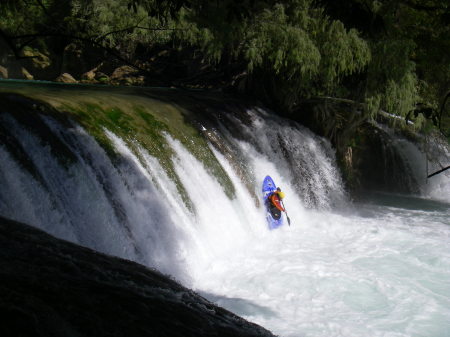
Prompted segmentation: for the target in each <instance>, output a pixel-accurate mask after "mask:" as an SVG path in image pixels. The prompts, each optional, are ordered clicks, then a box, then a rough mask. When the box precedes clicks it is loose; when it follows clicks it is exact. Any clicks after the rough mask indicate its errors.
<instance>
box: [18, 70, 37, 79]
mask: <svg viewBox="0 0 450 337" xmlns="http://www.w3.org/2000/svg"><path fill="white" fill-rule="evenodd" d="M20 72H21V75H22V78H23V79H26V80H34V76H33V75H31V74H30V73H29V71H28V70H26V69H25V68H24V67H22V68H21V69H20Z"/></svg>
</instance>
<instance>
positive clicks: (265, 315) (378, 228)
mask: <svg viewBox="0 0 450 337" xmlns="http://www.w3.org/2000/svg"><path fill="white" fill-rule="evenodd" d="M251 116H252V118H253V122H252V124H251V127H248V126H244V125H241V124H240V123H239V122H236V127H240V128H241V130H240V132H241V134H243V135H244V137H243V138H246V140H245V141H244V140H236V139H234V138H233V137H231V136H230V135H227V134H226V132H224V131H223V130H222V132H223V134H224V138H227V141H228V142H229V144H230V146H234V148H235V149H236V151H238V152H239V153H240V154H241V157H242V160H243V161H244V164H245V168H246V170H247V171H248V172H249V173H250V175H251V176H252V177H253V188H254V191H253V192H254V193H256V195H260V194H261V183H262V180H263V178H264V177H265V176H266V175H267V174H269V175H271V176H272V177H273V178H274V180H275V182H276V183H277V184H278V185H279V186H281V187H282V189H283V191H285V192H286V195H287V197H286V199H285V206H286V209H287V211H288V215H289V217H290V219H291V226H288V225H287V223H285V225H284V226H282V227H281V228H279V229H277V230H273V231H270V230H268V227H267V223H266V219H265V211H264V209H263V207H262V206H257V205H256V204H255V202H254V200H253V198H252V195H251V193H250V192H249V191H248V190H247V189H246V188H245V187H244V185H243V184H242V181H241V180H240V177H238V175H237V174H236V172H235V171H234V170H233V168H232V165H231V163H230V162H229V161H228V159H227V158H226V156H225V155H223V154H221V153H219V152H218V151H217V150H215V149H214V148H213V147H212V146H211V150H212V151H213V152H214V154H215V156H216V158H217V160H218V161H219V163H220V164H221V165H222V167H223V168H224V170H225V171H226V172H227V174H228V176H229V178H230V180H231V182H232V184H233V185H234V187H235V189H236V195H235V197H234V198H233V199H232V200H230V199H229V198H228V197H227V196H226V194H225V192H224V190H223V188H222V186H220V184H219V182H218V180H217V179H216V178H215V177H214V176H212V175H211V174H210V173H208V171H207V169H206V168H205V167H204V166H203V164H202V163H200V162H199V161H198V160H197V159H195V157H194V156H193V155H192V154H191V153H190V152H188V151H187V150H186V149H185V148H184V147H183V146H182V144H181V143H180V142H179V141H177V140H175V139H173V138H172V137H171V136H170V135H165V137H166V139H167V141H168V143H169V144H170V146H171V147H172V149H173V151H174V157H173V159H172V160H173V161H174V164H175V169H176V173H177V175H178V176H179V178H180V181H181V183H182V184H183V186H184V188H185V190H186V192H187V194H188V196H189V198H190V199H191V200H192V203H193V207H194V211H193V212H191V211H190V210H189V209H188V207H187V206H186V205H185V204H184V202H183V200H182V198H181V197H180V195H179V192H178V189H177V187H176V185H175V183H174V182H173V181H172V180H171V179H170V178H169V177H168V176H167V174H166V173H165V171H164V170H163V169H162V167H161V166H160V164H159V162H158V160H157V159H156V158H153V157H151V156H150V155H149V154H148V153H147V152H146V151H145V149H139V151H140V153H139V159H138V156H137V155H136V153H133V151H131V150H130V149H129V148H128V147H127V146H126V143H125V142H124V141H123V140H121V139H120V138H118V137H117V136H115V135H114V134H113V133H111V132H109V131H105V133H106V135H107V137H108V138H109V139H110V140H111V142H112V144H113V145H114V147H115V148H116V150H117V152H118V154H119V155H120V156H121V161H120V162H119V163H115V164H113V163H112V162H111V160H110V158H109V157H108V156H107V155H106V153H105V152H104V150H103V149H102V148H101V147H100V146H99V145H98V144H97V143H96V142H95V141H94V139H93V138H92V137H91V136H89V135H88V134H87V133H86V132H85V131H84V130H83V129H82V128H80V127H78V126H74V127H73V128H70V129H67V128H66V127H62V126H61V125H59V124H58V123H57V122H55V121H53V120H51V119H50V118H47V117H46V118H45V120H46V123H47V124H48V125H49V127H50V129H51V130H53V132H54V133H55V135H57V136H58V137H60V138H61V141H63V142H64V143H65V144H66V145H67V147H68V148H70V149H71V151H73V153H76V156H77V162H76V163H74V164H72V165H71V166H70V167H69V168H63V167H62V166H61V163H60V162H58V160H57V159H56V158H55V157H54V154H53V153H52V151H51V149H50V148H49V146H48V145H46V144H42V143H41V142H40V141H39V139H38V138H37V137H36V136H34V135H33V134H31V133H29V132H27V130H26V129H24V128H22V127H21V126H20V125H18V124H17V122H16V121H14V119H13V118H11V117H8V116H3V117H2V118H1V120H0V121H1V122H2V123H4V125H5V126H6V127H8V128H9V129H10V130H14V132H15V135H16V137H17V139H18V140H19V141H20V143H21V145H22V146H23V148H24V149H25V151H26V152H27V155H28V156H29V160H30V161H32V162H33V163H34V165H35V166H36V170H37V171H38V172H39V173H40V175H41V180H42V181H43V182H39V181H38V180H36V178H35V177H33V176H32V175H31V174H30V173H29V172H27V171H26V170H25V169H24V168H23V167H21V165H20V164H19V163H17V162H16V161H15V160H14V158H13V157H12V156H11V154H10V153H9V152H8V150H7V148H6V147H5V146H3V145H1V144H0V185H1V189H0V215H3V216H6V217H10V218H13V219H16V220H19V221H24V222H27V223H30V224H33V225H35V226H37V227H40V228H42V229H44V230H46V231H48V232H50V233H52V234H54V235H56V236H58V237H61V238H65V239H68V240H71V241H73V242H76V243H79V244H81V245H85V246H89V247H91V248H94V249H96V250H99V251H102V252H106V253H109V254H113V255H117V256H121V257H124V258H128V259H131V260H135V261H138V262H140V263H143V264H146V265H148V266H150V267H155V268H157V269H159V270H162V271H163V272H165V273H168V274H170V275H172V276H173V277H174V278H176V279H178V280H180V281H181V282H183V283H184V284H185V285H187V286H190V287H192V288H194V289H195V290H197V291H198V292H200V293H201V294H203V295H204V296H205V297H207V298H208V299H210V300H212V301H214V302H216V303H218V304H219V305H222V306H224V307H225V308H228V309H229V310H231V311H233V312H235V313H237V314H239V315H241V316H243V317H245V318H246V319H248V320H250V321H253V322H256V323H258V324H261V325H262V326H264V327H266V328H267V329H269V330H271V331H273V332H274V333H275V334H278V335H280V336H317V337H319V336H324V337H325V336H326V337H330V336H336V337H337V336H343V337H351V336H364V337H366V336H371V337H373V336H383V337H385V336H392V337H394V336H395V337H399V336H415V337H416V336H417V337H419V336H423V337H444V336H445V337H448V336H450V220H449V219H450V204H449V202H450V200H449V198H448V193H449V192H448V191H449V189H448V187H449V186H450V185H449V183H448V180H446V176H443V177H440V178H439V180H435V182H430V185H429V186H428V190H432V192H433V193H435V194H436V193H437V194H438V196H435V195H434V194H433V193H431V192H430V193H429V194H428V195H425V197H423V198H416V197H404V196H392V195H387V194H374V195H367V196H366V197H365V199H364V201H361V202H351V201H350V200H348V197H347V196H346V193H345V192H344V188H343V185H342V182H341V179H340V176H339V172H338V171H337V169H336V165H335V163H334V157H333V153H332V149H331V147H330V145H329V144H328V143H326V142H325V141H323V140H321V139H320V138H318V137H316V136H314V135H312V134H311V133H310V132H309V131H308V130H305V129H303V128H298V127H295V126H291V125H290V124H288V123H286V122H283V121H281V120H279V119H274V118H269V116H267V115H264V113H262V116H263V117H260V116H261V115H257V114H253V115H251ZM258 116H259V117H258ZM268 130H270V132H268ZM280 143H282V144H283V146H284V148H285V149H286V151H288V152H289V163H287V162H288V160H285V154H283V153H282V152H281V151H278V150H277V149H278V148H279V146H280ZM432 184H435V186H438V189H433V188H432V186H434V185H432ZM439 191H441V193H438V192H439ZM434 199H441V201H436V200H434Z"/></svg>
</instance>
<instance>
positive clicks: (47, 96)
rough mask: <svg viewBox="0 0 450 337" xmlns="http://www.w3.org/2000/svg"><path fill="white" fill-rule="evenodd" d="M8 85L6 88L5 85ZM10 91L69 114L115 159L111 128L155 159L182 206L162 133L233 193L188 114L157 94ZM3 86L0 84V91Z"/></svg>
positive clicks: (23, 88) (58, 89) (189, 204)
mask: <svg viewBox="0 0 450 337" xmlns="http://www.w3.org/2000/svg"><path fill="white" fill-rule="evenodd" d="M10 89H11V88H10ZM12 89H13V90H10V91H12V92H19V93H21V94H23V95H25V96H27V97H29V98H31V99H32V100H37V101H40V102H45V103H46V104H49V105H51V106H52V107H54V109H52V110H53V113H52V114H53V115H54V117H55V118H58V119H59V120H67V119H68V118H69V119H73V120H75V121H76V122H77V123H78V124H80V125H81V126H82V127H83V128H84V129H85V130H86V131H87V132H88V133H89V134H90V135H91V136H92V137H94V138H95V140H96V141H97V142H98V143H99V145H100V146H101V147H102V148H103V149H104V150H105V152H106V153H107V154H108V156H109V157H110V158H111V159H112V160H113V161H116V160H118V159H119V157H118V153H117V152H116V150H115V148H114V146H113V144H112V142H111V141H110V139H109V138H108V136H107V135H106V133H105V129H106V130H109V131H111V132H113V133H114V134H115V135H117V136H118V137H120V138H121V139H122V140H123V141H125V142H126V144H127V146H128V147H129V148H130V149H131V151H133V153H134V154H135V155H136V156H137V157H138V158H139V160H140V161H141V163H142V164H143V165H144V166H145V164H146V163H145V160H144V159H143V158H141V153H140V150H139V147H142V148H144V149H145V150H147V151H148V153H149V154H150V155H151V156H153V157H155V158H157V160H158V161H159V163H160V165H161V167H162V168H163V169H164V170H165V172H166V174H167V175H168V176H169V178H170V179H171V180H172V181H173V182H174V183H175V184H176V186H177V189H178V192H179V193H180V195H181V197H182V199H183V200H184V202H185V204H186V206H187V207H188V208H189V209H190V210H191V211H193V210H194V209H193V205H192V202H191V201H190V199H189V197H188V194H187V191H186V190H185V188H184V186H183V184H182V183H181V180H180V178H179V177H178V175H177V174H176V171H175V167H174V163H173V156H174V152H173V149H172V148H171V147H170V145H169V144H168V143H167V138H166V135H170V136H171V137H172V138H174V139H176V140H178V141H180V142H181V144H182V145H183V146H184V147H185V148H186V149H187V150H188V151H189V152H190V153H191V154H192V155H193V156H194V157H195V158H196V159H198V160H199V161H200V162H201V163H202V164H203V165H204V167H205V169H206V170H207V171H208V172H209V173H210V174H211V175H213V176H214V177H216V179H217V181H218V182H219V183H220V184H221V186H222V187H223V189H224V191H225V193H226V195H227V196H228V197H229V198H230V199H231V198H233V197H234V196H235V190H234V186H233V184H232V182H231V180H230V178H229V177H228V175H227V173H226V172H225V171H224V169H223V168H222V167H221V165H220V164H219V162H218V161H217V159H216V157H215V156H214V154H213V153H212V151H211V150H210V148H209V146H208V142H207V140H206V139H205V137H204V135H203V134H202V133H201V132H200V131H198V129H197V128H196V127H195V125H196V124H194V123H193V122H194V119H195V118H194V117H192V116H193V114H192V113H191V112H190V111H188V110H185V109H183V108H180V107H179V106H177V105H176V104H173V103H170V102H169V103H166V102H163V101H162V100H158V99H157V98H153V97H152V98H149V97H145V96H143V95H136V94H135V93H134V92H133V93H132V94H131V95H130V92H129V91H128V92H127V89H120V90H117V91H113V89H111V88H108V89H106V90H105V89H99V88H98V87H97V88H80V89H78V88H77V87H73V86H67V87H62V86H58V87H50V88H46V87H45V86H39V87H38V86H27V85H23V86H18V87H16V88H14V87H13V88H12ZM2 90H3V91H4V89H3V88H2V87H0V91H2Z"/></svg>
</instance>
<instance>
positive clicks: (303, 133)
mask: <svg viewBox="0 0 450 337" xmlns="http://www.w3.org/2000/svg"><path fill="white" fill-rule="evenodd" d="M235 109H238V108H235ZM28 112H29V113H30V114H32V115H33V123H28V124H27V123H26V122H25V121H26V119H24V117H23V115H21V114H17V113H15V112H14V111H5V110H4V109H3V110H2V113H1V115H0V122H1V125H2V129H1V131H2V139H5V140H8V141H4V142H3V144H2V145H1V146H0V184H1V186H2V189H1V191H0V214H1V215H2V216H5V217H8V218H11V219H14V220H17V221H21V222H25V223H30V224H33V225H34V226H37V227H39V228H41V229H43V230H45V231H47V232H49V233H51V234H54V235H56V236H58V237H60V238H63V239H67V240H70V241H73V242H75V243H78V244H81V245H84V246H88V247H90V248H93V249H95V250H98V251H101V252H105V253H108V254H113V255H117V256H121V257H124V258H127V259H131V260H134V261H137V262H140V263H143V264H146V265H148V266H152V267H155V268H158V269H160V270H162V271H163V272H167V273H169V274H171V275H173V276H174V277H177V278H179V279H182V280H186V279H188V278H189V277H191V276H192V274H194V273H195V270H196V269H195V268H194V266H196V265H201V264H202V263H208V261H210V260H211V259H212V258H214V256H216V255H220V254H223V253H224V252H225V251H227V250H230V249H234V248H235V247H239V246H242V245H244V244H245V243H246V242H248V241H249V240H251V239H254V237H255V235H259V234H258V233H260V232H261V229H262V228H266V227H265V226H266V222H265V218H264V216H265V215H264V210H263V206H262V205H261V203H260V202H259V198H260V194H261V192H260V190H261V182H262V180H263V178H264V176H266V175H267V174H271V175H272V177H273V178H274V179H275V181H276V182H277V184H278V185H279V186H281V187H282V188H283V190H284V191H285V192H286V193H287V195H288V196H289V197H288V198H287V200H286V207H287V209H290V211H291V212H292V213H294V214H295V212H297V210H296V209H295V208H297V209H299V210H302V209H303V208H317V209H331V208H332V207H334V206H336V205H337V204H339V203H345V201H346V195H345V192H344V189H343V185H342V181H341V178H340V176H339V172H338V170H337V168H336V165H335V159H334V152H333V150H332V148H331V146H330V144H329V143H328V142H327V141H326V140H324V139H322V138H320V137H317V136H315V135H313V134H312V133H311V132H310V131H308V130H307V129H305V128H303V127H301V126H299V125H297V124H295V123H292V122H288V121H286V120H283V119H281V118H279V117H275V116H274V115H271V114H270V113H268V112H266V111H264V110H262V109H258V108H255V109H248V108H247V109H242V110H241V111H238V110H235V111H232V112H231V113H227V112H224V111H221V110H218V111H215V112H211V114H210V116H209V119H208V120H203V121H202V120H200V121H199V123H202V124H201V127H199V128H198V132H199V134H200V133H203V134H204V136H205V138H206V139H208V140H209V142H208V143H207V144H208V145H207V147H206V148H204V149H199V151H200V152H204V151H211V152H212V154H213V157H214V160H216V161H217V163H218V164H219V165H220V166H221V168H222V170H223V173H222V174H224V175H226V179H227V180H229V181H231V184H232V185H233V186H232V187H233V190H234V191H235V192H234V195H232V196H231V197H230V195H229V193H227V191H226V190H225V189H224V187H223V186H222V184H221V181H223V180H224V179H223V178H222V179H220V178H221V177H220V176H217V175H214V174H213V172H211V170H210V169H208V167H205V165H204V163H202V162H201V161H199V159H198V158H197V157H196V156H194V155H193V154H191V153H190V151H189V150H188V149H187V148H186V147H185V146H184V145H183V144H182V143H181V142H180V141H179V140H177V139H176V138H174V137H173V136H172V135H170V134H169V133H167V132H166V131H162V132H161V136H162V137H164V139H165V141H166V142H167V144H168V145H169V147H170V149H171V150H170V151H171V152H172V156H171V161H172V164H173V166H174V168H175V174H176V176H177V177H178V180H177V181H174V180H173V178H171V177H169V175H168V173H167V170H165V168H164V167H162V163H161V161H160V160H159V158H157V157H155V156H152V155H151V154H150V153H149V152H148V151H147V149H146V148H145V147H144V146H143V145H142V144H139V143H138V142H134V143H135V144H134V146H133V148H130V146H129V145H128V144H129V143H127V141H126V140H125V139H122V138H121V137H120V136H118V135H116V134H115V133H114V132H113V131H111V130H108V129H106V128H105V129H104V130H103V133H104V136H105V137H106V138H107V139H108V140H109V141H110V143H111V144H112V147H113V148H114V151H115V153H116V154H115V155H114V156H113V158H112V157H111V155H109V154H108V153H107V151H105V149H104V148H103V147H102V146H101V145H100V144H99V143H98V142H97V141H96V139H95V138H94V137H93V136H92V135H90V134H89V133H88V132H87V131H86V130H85V129H84V128H83V127H82V126H80V125H79V124H78V123H76V122H75V121H73V120H69V121H68V122H61V121H58V120H57V119H56V118H54V117H53V116H49V115H46V114H39V113H37V114H36V112H35V111H32V110H31V109H30V111H28ZM205 125H207V127H205ZM43 130H44V131H43ZM188 141H189V140H188ZM17 149H20V151H17ZM18 152H20V156H18V155H17V153H18ZM177 184H182V187H183V190H184V191H185V192H186V194H187V196H188V198H189V201H190V203H191V204H192V205H193V206H192V207H191V208H190V207H189V204H186V202H185V200H183V198H182V197H181V196H180V193H179V190H180V189H179V186H177ZM294 205H295V206H294ZM224 242H232V243H233V244H232V246H229V245H227V244H224ZM187 266H189V272H186V268H187ZM199 268H200V269H201V268H202V267H199Z"/></svg>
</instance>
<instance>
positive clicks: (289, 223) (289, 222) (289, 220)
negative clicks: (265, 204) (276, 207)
mask: <svg viewBox="0 0 450 337" xmlns="http://www.w3.org/2000/svg"><path fill="white" fill-rule="evenodd" d="M280 201H281V204H282V205H283V208H284V213H285V214H286V219H287V221H288V225H289V226H290V225H291V219H289V216H288V215H287V212H286V207H284V202H283V200H281V198H280Z"/></svg>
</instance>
